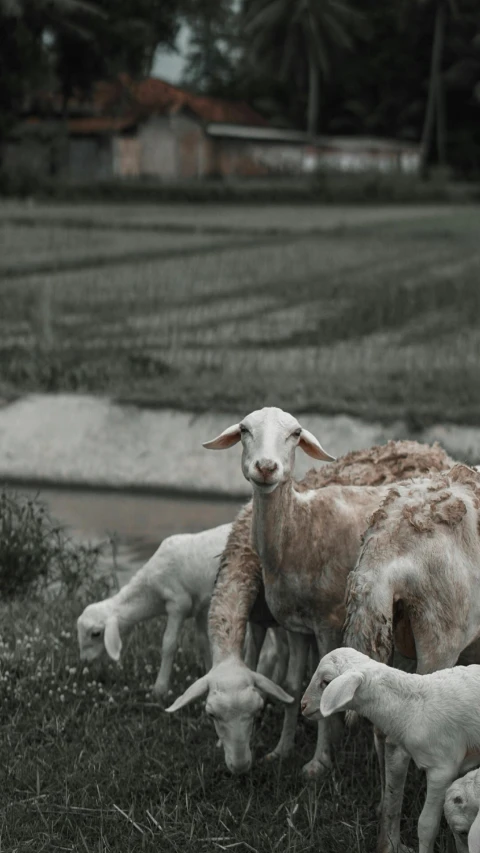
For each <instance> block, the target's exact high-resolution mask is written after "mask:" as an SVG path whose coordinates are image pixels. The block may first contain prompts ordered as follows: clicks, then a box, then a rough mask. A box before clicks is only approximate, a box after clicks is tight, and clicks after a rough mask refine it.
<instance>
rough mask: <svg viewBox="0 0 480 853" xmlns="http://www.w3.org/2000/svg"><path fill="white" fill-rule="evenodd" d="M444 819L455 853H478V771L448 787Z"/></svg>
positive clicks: (479, 778) (479, 836) (479, 784)
mask: <svg viewBox="0 0 480 853" xmlns="http://www.w3.org/2000/svg"><path fill="white" fill-rule="evenodd" d="M445 817H446V818H447V821H448V825H449V827H450V829H451V830H452V832H453V837H454V838H455V844H456V847H457V853H480V769H477V770H472V771H471V772H470V773H467V774H466V775H465V776H462V778H461V779H457V780H456V782H454V783H453V785H450V787H449V789H448V791H447V795H446V797H445Z"/></svg>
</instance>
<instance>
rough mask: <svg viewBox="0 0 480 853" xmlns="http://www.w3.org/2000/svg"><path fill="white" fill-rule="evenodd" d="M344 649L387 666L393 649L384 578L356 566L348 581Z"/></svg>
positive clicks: (388, 593)
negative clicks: (345, 647)
mask: <svg viewBox="0 0 480 853" xmlns="http://www.w3.org/2000/svg"><path fill="white" fill-rule="evenodd" d="M343 644H344V646H350V647H351V648H353V649H356V650H357V651H359V652H363V653H364V654H365V655H368V656H369V657H371V658H373V659H374V660H378V661H381V662H382V663H391V661H392V657H393V650H394V634H393V592H392V589H391V586H390V583H389V581H388V577H386V576H384V577H383V578H381V577H380V578H379V577H372V576H371V575H370V573H369V572H365V570H364V569H363V568H360V567H357V568H355V569H354V570H353V571H352V572H351V573H350V577H349V579H348V585H347V595H346V618H345V624H344V638H343Z"/></svg>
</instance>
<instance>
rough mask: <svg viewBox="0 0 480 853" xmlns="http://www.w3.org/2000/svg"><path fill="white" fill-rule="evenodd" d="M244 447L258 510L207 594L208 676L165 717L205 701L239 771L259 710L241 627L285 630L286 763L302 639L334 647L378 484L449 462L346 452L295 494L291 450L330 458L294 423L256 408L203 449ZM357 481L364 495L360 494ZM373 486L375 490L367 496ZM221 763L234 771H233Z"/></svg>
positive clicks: (240, 530)
mask: <svg viewBox="0 0 480 853" xmlns="http://www.w3.org/2000/svg"><path fill="white" fill-rule="evenodd" d="M240 440H241V441H242V444H243V462H242V466H243V473H244V475H245V477H246V478H247V479H248V480H249V481H250V482H251V484H252V486H253V503H251V504H249V505H247V507H245V508H244V509H243V510H242V511H241V513H240V515H239V516H238V518H237V520H236V521H235V522H234V524H233V527H232V531H231V533H230V536H229V538H228V542H227V546H226V549H225V551H224V554H223V556H222V560H221V568H220V571H219V576H218V579H217V582H216V586H215V590H214V593H213V596H212V603H211V606H210V613H209V636H210V644H211V649H212V656H213V669H212V671H211V672H210V673H208V676H207V677H206V678H204V679H203V680H201V682H197V683H196V684H195V685H192V686H191V687H189V688H188V690H187V691H186V692H185V693H184V694H183V696H181V697H179V698H178V699H177V700H176V702H174V704H173V705H172V706H171V708H169V709H167V710H169V711H176V710H178V709H179V708H181V707H183V706H184V705H186V704H187V703H188V702H190V701H192V700H193V699H195V698H197V697H198V696H200V695H202V694H203V693H205V692H207V691H208V692H209V695H208V700H207V708H208V709H209V710H210V713H211V714H212V716H213V718H214V721H215V725H216V728H217V732H219V727H220V726H221V727H222V730H223V736H222V735H220V733H219V736H220V737H221V739H222V741H223V744H224V748H225V752H226V753H227V750H228V751H229V752H230V754H231V748H230V745H229V744H231V743H232V742H233V740H235V743H236V745H237V749H238V751H239V755H240V756H241V761H240V764H241V767H242V768H243V769H244V770H245V769H248V768H249V767H250V765H251V752H250V748H249V744H248V741H247V738H248V739H249V738H250V734H251V731H252V726H253V720H254V715H255V713H256V712H257V711H258V700H257V698H256V697H255V696H254V695H253V694H252V692H251V691H250V692H249V691H246V690H245V689H244V685H245V683H246V682H247V681H248V682H249V683H250V684H252V685H253V682H252V681H251V678H252V676H251V674H248V672H246V667H245V665H244V663H243V661H242V659H241V649H242V647H243V641H244V637H245V628H246V624H247V620H248V619H249V618H250V619H251V620H252V622H254V623H255V622H260V623H262V624H263V625H268V624H269V620H270V623H271V621H272V614H273V619H274V621H275V622H278V623H279V624H280V625H282V626H283V627H284V628H286V629H287V630H288V632H289V651H290V654H289V664H288V672H287V678H286V684H285V687H286V689H287V691H288V694H291V695H293V697H294V698H295V699H296V700H297V701H296V703H294V704H291V705H290V706H289V707H287V708H286V711H285V716H284V725H283V729H282V734H281V737H280V741H279V743H278V744H277V746H276V747H275V749H274V750H273V752H272V753H271V754H270V756H269V758H272V759H275V758H279V757H280V758H281V757H284V756H286V755H288V754H289V752H290V751H291V750H292V748H293V742H294V734H295V728H296V722H297V713H298V701H299V699H300V695H301V685H302V678H303V674H304V671H305V662H306V657H307V651H308V645H307V641H308V635H314V637H315V638H316V641H317V645H318V649H319V651H320V653H321V654H323V653H324V652H325V651H327V650H328V649H329V648H333V647H335V646H336V645H339V643H340V639H341V638H340V633H339V630H338V625H340V624H341V622H342V621H343V615H344V604H343V602H344V594H345V584H346V578H347V575H348V572H349V571H350V569H351V568H352V567H353V566H354V564H355V560H356V556H357V552H358V549H359V547H360V540H361V535H362V533H363V531H364V530H365V528H366V526H367V518H368V517H369V516H370V515H371V513H372V512H374V511H375V509H377V508H378V506H379V504H380V503H381V501H382V500H383V498H384V497H385V495H386V493H387V488H386V487H385V486H381V485H380V484H382V483H383V484H384V483H391V482H393V481H395V480H397V479H401V478H402V477H408V476H412V474H414V473H420V472H426V471H429V470H430V469H433V470H437V471H438V470H443V469H445V468H449V467H450V466H451V465H452V464H453V463H452V460H450V459H449V458H448V457H447V456H446V454H445V453H444V452H443V451H442V450H441V449H440V448H439V447H438V446H435V447H433V448H432V447H426V446H422V445H419V444H417V443H416V442H389V443H388V444H387V445H386V446H385V447H380V448H378V447H377V448H372V449H371V450H369V451H368V450H367V451H360V452H357V453H351V454H348V456H346V457H345V458H344V459H342V460H340V461H338V462H334V463H333V464H331V465H328V466H325V468H324V469H322V470H321V471H311V472H310V473H309V474H307V476H306V478H305V479H304V480H303V481H302V483H301V484H297V483H295V482H294V481H293V479H292V475H293V467H294V459H295V450H296V447H297V446H300V447H301V448H302V449H303V450H304V451H305V452H307V453H309V454H310V455H312V456H314V457H315V458H318V459H327V458H331V457H329V456H328V454H326V453H325V451H323V450H322V448H321V446H320V444H319V443H318V441H317V439H316V438H315V437H314V436H313V435H312V434H311V433H309V432H308V431H307V430H305V429H303V428H302V427H301V426H300V424H299V423H298V421H297V420H296V419H295V418H293V417H292V416H291V415H289V414H288V413H285V412H282V411H281V410H280V409H275V408H272V409H269V408H267V409H262V410H261V411H259V412H254V413H253V414H251V415H249V416H248V417H246V418H245V419H244V420H243V421H242V423H241V424H235V425H234V426H233V427H229V428H228V429H227V430H225V431H224V432H223V433H222V434H221V435H220V436H219V437H218V438H216V439H214V440H213V441H211V442H207V444H206V447H208V448H211V449H225V448H227V447H231V446H232V445H233V444H235V443H237V442H238V441H240ZM361 483H363V484H365V485H362V486H361V487H360V486H359V484H361ZM352 484H356V485H352ZM372 484H373V486H375V487H369V485H370V486H372ZM320 487H324V488H320ZM262 570H263V584H262ZM332 615H336V616H337V622H338V624H337V627H336V628H334V629H331V628H330V625H329V620H330V618H331V617H332ZM227 661H228V666H226V665H225V662H227ZM227 675H228V677H227ZM249 679H250V680H249ZM277 698H280V699H281V700H282V701H284V702H287V700H286V699H285V698H283V699H282V697H281V696H279V695H277ZM240 721H241V725H240ZM240 738H243V746H244V748H243V749H242V750H240V749H239V746H238V744H239V742H240ZM328 741H329V739H328V732H327V729H326V724H325V722H324V721H320V722H319V725H318V739H317V748H316V751H315V755H314V757H313V759H312V760H311V761H310V762H309V763H308V764H307V765H306V766H305V768H304V770H305V773H306V774H307V775H310V776H315V775H318V774H320V773H322V772H323V771H324V770H325V768H326V767H328V766H330V764H331V758H330V748H329V742H328ZM247 759H248V760H247ZM227 764H228V766H231V762H230V761H227ZM237 772H238V768H237Z"/></svg>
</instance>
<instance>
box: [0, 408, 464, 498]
mask: <svg viewBox="0 0 480 853" xmlns="http://www.w3.org/2000/svg"><path fill="white" fill-rule="evenodd" d="M237 417H238V413H234V412H232V413H230V414H229V413H227V414H217V413H209V414H202V415H191V414H189V413H187V412H177V411H173V410H170V409H165V410H151V409H141V408H136V407H134V406H121V405H117V404H115V403H112V402H111V401H109V400H108V399H106V398H99V397H90V396H83V395H73V394H72V395H69V394H60V395H51V396H49V395H42V394H33V395H30V396H26V397H23V398H22V399H20V400H18V401H16V402H15V403H12V404H10V405H4V406H3V408H2V409H0V479H2V480H4V481H8V482H17V483H18V482H23V483H38V484H43V485H46V484H51V485H54V484H64V485H66V484H68V485H72V486H77V485H82V486H90V487H97V488H101V487H104V488H105V487H106V488H117V489H125V490H129V489H130V490H134V491H135V490H137V491H141V492H148V491H153V492H157V493H164V494H169V493H170V494H177V495H178V494H184V495H189V496H192V495H197V496H199V497H202V496H203V497H205V498H206V497H208V496H219V497H220V496H223V497H230V498H235V499H238V500H242V499H245V498H246V497H248V496H249V494H250V487H249V485H248V483H247V482H246V480H245V479H244V478H243V476H242V473H241V470H240V448H239V447H238V446H237V447H235V448H232V450H231V451H229V452H228V453H224V454H218V453H208V452H207V451H206V450H204V449H203V448H202V442H203V441H206V440H207V439H208V438H212V437H213V436H215V435H217V434H218V433H219V432H220V431H221V430H223V429H224V428H225V427H226V426H228V425H229V424H230V423H232V422H235V420H236V418H237ZM299 418H300V420H301V422H302V424H303V425H304V426H305V427H306V428H307V429H310V430H312V431H313V432H314V433H315V434H316V435H318V436H319V437H320V439H321V441H322V444H323V445H324V447H325V448H326V450H328V451H329V452H331V453H332V454H333V455H335V456H340V455H342V454H344V453H346V452H347V451H348V450H355V449H360V448H363V447H368V446H370V445H372V444H378V443H383V442H386V441H388V439H390V438H407V437H415V438H417V439H418V440H419V441H426V442H429V443H430V442H432V441H435V440H440V442H441V443H442V444H443V446H444V447H445V448H446V449H447V451H448V452H449V453H451V454H452V455H453V456H454V457H455V458H457V459H460V460H464V461H470V462H475V463H476V462H478V461H480V429H477V428H473V427H472V428H469V427H456V426H442V425H437V426H433V427H431V428H429V429H428V430H426V431H424V432H422V433H420V434H416V435H415V436H411V435H409V433H408V430H407V427H406V425H405V424H404V423H402V422H401V421H397V422H395V423H391V424H388V425H382V424H380V423H378V422H377V423H366V422H364V421H361V420H358V419H355V418H351V417H347V416H343V415H339V416H335V417H327V416H325V417H324V416H320V415H312V414H306V415H300V416H299ZM310 467H312V460H311V459H310V458H308V457H306V456H305V455H304V454H300V453H299V454H298V460H297V474H298V475H299V476H301V475H302V474H303V473H304V472H305V471H306V470H307V469H308V468H310Z"/></svg>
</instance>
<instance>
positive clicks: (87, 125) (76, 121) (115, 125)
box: [68, 116, 137, 136]
mask: <svg viewBox="0 0 480 853" xmlns="http://www.w3.org/2000/svg"><path fill="white" fill-rule="evenodd" d="M136 122H137V118H136V117H135V116H126V117H124V118H114V117H111V116H93V117H91V118H89V117H87V118H71V119H69V120H68V129H69V131H70V133H73V134H74V135H75V136H76V135H77V134H85V135H88V134H91V133H114V132H115V131H117V132H118V131H122V130H126V129H127V128H128V127H132V126H133V125H134V124H136Z"/></svg>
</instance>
